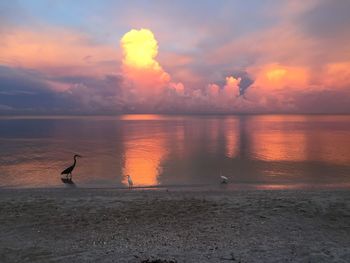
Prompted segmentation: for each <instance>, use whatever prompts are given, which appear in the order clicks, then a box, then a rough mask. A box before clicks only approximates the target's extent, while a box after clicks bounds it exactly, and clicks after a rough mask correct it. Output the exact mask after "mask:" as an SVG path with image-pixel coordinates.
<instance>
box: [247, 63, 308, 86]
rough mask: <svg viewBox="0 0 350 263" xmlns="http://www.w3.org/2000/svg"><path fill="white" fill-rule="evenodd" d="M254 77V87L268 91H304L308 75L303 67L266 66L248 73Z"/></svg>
mask: <svg viewBox="0 0 350 263" xmlns="http://www.w3.org/2000/svg"><path fill="white" fill-rule="evenodd" d="M250 73H251V74H252V75H253V76H254V77H255V82H254V86H259V87H262V88H264V89H268V90H273V89H274V90H276V89H277V90H278V89H285V88H288V89H304V88H305V86H307V85H308V83H309V73H308V70H307V69H306V68H303V67H291V66H283V65H280V64H267V65H263V66H261V67H258V68H255V69H253V70H251V72H250Z"/></svg>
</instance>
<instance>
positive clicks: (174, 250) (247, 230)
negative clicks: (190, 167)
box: [0, 189, 350, 263]
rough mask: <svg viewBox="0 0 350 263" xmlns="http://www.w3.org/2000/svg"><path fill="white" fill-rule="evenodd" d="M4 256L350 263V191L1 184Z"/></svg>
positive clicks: (19, 259) (37, 259) (0, 238)
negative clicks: (19, 186)
mask: <svg viewBox="0 0 350 263" xmlns="http://www.w3.org/2000/svg"><path fill="white" fill-rule="evenodd" d="M0 222H1V224H0V232H1V235H0V262H4V263H5V262H349V261H350V191H345V190H339V191H321V190H318V191H296V190H293V191H256V190H250V191H187V190H186V191H175V190H171V191H166V190H134V191H128V190H111V189H110V190H109V189H36V190H34V189H27V190H25V189H18V190H15V189H11V190H10V189H8V190H4V189H3V190H0Z"/></svg>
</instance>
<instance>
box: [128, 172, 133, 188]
mask: <svg viewBox="0 0 350 263" xmlns="http://www.w3.org/2000/svg"><path fill="white" fill-rule="evenodd" d="M127 177H128V184H129V189H132V187H133V185H134V183H133V182H132V180H131V176H130V175H127Z"/></svg>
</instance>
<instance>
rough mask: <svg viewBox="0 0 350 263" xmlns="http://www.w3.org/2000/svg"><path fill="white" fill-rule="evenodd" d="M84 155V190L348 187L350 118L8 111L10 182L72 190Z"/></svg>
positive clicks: (1, 122)
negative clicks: (68, 179)
mask: <svg viewBox="0 0 350 263" xmlns="http://www.w3.org/2000/svg"><path fill="white" fill-rule="evenodd" d="M74 154H80V155H82V156H83V157H82V158H81V159H78V162H77V165H76V167H75V169H74V171H73V181H74V182H75V186H76V187H90V188H95V187H96V188H100V187H108V188H122V187H125V186H127V178H126V175H130V176H131V178H132V180H133V182H134V185H135V186H136V187H140V188H150V189H160V188H174V189H176V188H183V187H192V188H200V189H203V188H210V189H211V188H213V189H216V188H222V187H225V188H226V189H251V188H254V189H299V188H300V189H312V188H327V189H329V188H332V189H333V188H347V187H350V116H349V115H242V116H240V115H221V116H215V115H186V116H183V115H120V116H73V117H72V116H16V117H0V187H15V188H37V187H66V186H65V185H63V184H62V182H61V179H60V178H61V175H60V173H61V171H62V170H64V169H65V168H66V167H68V166H70V165H71V164H72V163H73V155H74ZM221 175H223V176H226V177H228V178H229V184H228V185H225V186H222V185H220V176H221Z"/></svg>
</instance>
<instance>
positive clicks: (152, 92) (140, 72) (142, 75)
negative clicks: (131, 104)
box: [120, 29, 185, 104]
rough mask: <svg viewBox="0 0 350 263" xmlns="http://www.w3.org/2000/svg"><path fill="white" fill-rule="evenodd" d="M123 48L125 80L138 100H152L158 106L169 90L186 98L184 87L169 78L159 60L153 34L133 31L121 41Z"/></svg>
mask: <svg viewBox="0 0 350 263" xmlns="http://www.w3.org/2000/svg"><path fill="white" fill-rule="evenodd" d="M120 45H121V47H122V49H123V55H124V57H123V65H122V70H123V73H124V76H125V77H126V78H127V79H128V81H129V82H130V83H131V89H132V90H133V91H134V93H136V94H137V96H138V98H139V100H141V101H142V100H145V99H147V100H148V99H150V98H152V101H153V102H154V103H156V102H157V101H156V99H159V98H158V97H159V96H161V94H162V93H163V92H164V91H166V90H169V89H171V90H174V91H175V92H176V93H177V94H178V95H183V94H184V89H185V88H184V85H183V84H182V83H173V82H171V81H170V80H171V78H170V75H169V74H168V73H167V72H166V71H165V70H164V69H163V68H162V66H161V65H160V64H159V62H158V61H157V60H156V57H157V55H158V42H157V40H156V39H155V37H154V34H153V33H152V31H151V30H149V29H140V30H135V29H132V30H130V31H129V32H127V33H126V34H125V35H124V36H123V37H122V39H121V41H120ZM154 96H157V97H154ZM149 104H151V102H149Z"/></svg>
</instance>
